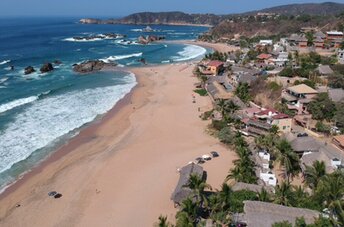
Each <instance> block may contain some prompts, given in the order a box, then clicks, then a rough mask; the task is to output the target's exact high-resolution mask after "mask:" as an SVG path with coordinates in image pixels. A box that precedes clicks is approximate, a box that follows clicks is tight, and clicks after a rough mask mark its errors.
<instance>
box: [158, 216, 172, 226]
mask: <svg viewBox="0 0 344 227" xmlns="http://www.w3.org/2000/svg"><path fill="white" fill-rule="evenodd" d="M155 226H157V227H170V226H171V224H170V223H169V222H168V221H167V217H166V216H162V215H160V216H159V222H158V224H156V225H155Z"/></svg>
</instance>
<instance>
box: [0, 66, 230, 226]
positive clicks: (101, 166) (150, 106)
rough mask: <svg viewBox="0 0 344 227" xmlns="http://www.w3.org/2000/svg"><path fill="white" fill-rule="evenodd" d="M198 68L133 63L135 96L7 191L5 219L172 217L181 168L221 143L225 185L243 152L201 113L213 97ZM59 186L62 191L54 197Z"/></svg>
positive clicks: (127, 221) (96, 221)
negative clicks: (199, 92)
mask: <svg viewBox="0 0 344 227" xmlns="http://www.w3.org/2000/svg"><path fill="white" fill-rule="evenodd" d="M193 67H194V66H193V65H192V64H191V63H183V64H179V65H161V66H153V67H142V68H133V69H130V70H131V71H132V72H134V73H135V74H136V76H137V79H138V82H139V84H138V86H137V87H136V88H135V89H134V91H133V92H132V93H131V94H130V95H127V97H126V98H125V99H123V100H122V101H121V102H120V103H119V104H118V105H116V107H115V108H114V109H113V110H112V111H111V112H110V113H108V114H107V115H106V116H105V117H104V118H103V119H102V120H101V121H99V122H98V123H95V124H92V125H91V126H90V127H87V128H86V129H84V130H82V132H81V133H80V134H79V135H78V136H76V137H75V138H73V139H72V140H71V141H69V142H68V144H66V145H64V146H63V147H61V148H60V149H59V150H58V151H57V152H55V153H54V155H52V157H50V158H49V159H48V160H47V161H45V162H44V163H43V164H42V165H40V166H39V167H37V168H36V169H34V170H33V171H32V172H31V173H29V174H27V175H26V176H25V177H24V178H23V179H22V180H20V181H18V183H17V184H15V185H14V186H12V187H11V188H10V189H9V190H8V191H7V192H6V193H3V194H2V195H1V198H0V200H1V201H0V203H1V207H0V225H1V226H152V225H153V223H154V222H155V221H157V218H158V216H159V215H160V214H163V215H167V216H168V217H169V219H170V220H171V219H173V218H174V215H175V213H176V211H177V210H176V209H175V208H174V206H173V202H172V201H171V200H170V196H171V193H172V192H173V190H174V188H175V186H176V183H177V181H178V178H179V175H178V173H177V169H178V168H180V167H182V166H183V165H186V164H187V163H188V162H189V161H192V160H193V159H194V158H196V157H198V156H201V155H203V154H206V153H209V152H210V151H213V150H214V151H218V152H219V154H220V157H219V158H216V159H213V160H211V161H210V162H207V163H206V164H204V169H205V170H206V171H207V173H208V181H207V182H208V183H209V184H211V185H212V186H213V188H214V189H216V188H219V187H220V185H221V184H222V182H223V180H224V178H225V176H226V175H227V172H228V170H229V169H230V168H231V166H232V161H233V160H234V159H235V154H234V152H232V151H229V150H228V149H227V148H225V147H224V146H223V145H222V144H220V143H219V142H218V140H217V139H216V138H214V137H212V136H210V135H208V134H207V132H206V128H207V125H208V124H209V122H208V121H202V120H201V119H200V118H199V115H200V114H201V112H202V111H205V110H208V109H209V108H211V102H210V99H209V98H208V97H200V96H196V103H192V95H193V91H192V90H193V89H194V83H196V82H197V78H195V77H194V76H193V75H192V69H193ZM199 108H200V109H201V112H199ZM52 190H55V191H58V192H60V193H62V195H63V196H62V198H60V199H53V198H51V197H49V196H48V195H47V193H48V192H49V191H52ZM16 204H20V207H16Z"/></svg>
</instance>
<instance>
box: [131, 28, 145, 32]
mask: <svg viewBox="0 0 344 227" xmlns="http://www.w3.org/2000/svg"><path fill="white" fill-rule="evenodd" d="M130 31H132V32H142V31H143V30H142V29H141V28H137V29H130Z"/></svg>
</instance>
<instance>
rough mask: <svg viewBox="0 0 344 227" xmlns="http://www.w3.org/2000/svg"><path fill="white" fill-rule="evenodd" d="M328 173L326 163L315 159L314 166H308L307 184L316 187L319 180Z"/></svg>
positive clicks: (306, 171) (306, 172) (306, 173)
mask: <svg viewBox="0 0 344 227" xmlns="http://www.w3.org/2000/svg"><path fill="white" fill-rule="evenodd" d="M325 175H326V165H325V162H323V161H318V160H317V161H315V162H314V163H313V165H312V166H306V170H305V180H306V184H307V185H308V186H309V187H310V188H312V189H315V188H316V187H317V186H318V183H319V181H320V180H321V179H322V177H324V176H325Z"/></svg>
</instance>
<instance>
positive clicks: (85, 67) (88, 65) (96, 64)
mask: <svg viewBox="0 0 344 227" xmlns="http://www.w3.org/2000/svg"><path fill="white" fill-rule="evenodd" d="M116 65H117V64H116V63H114V62H112V63H107V62H104V61H100V60H89V61H85V62H83V63H80V64H75V65H73V70H74V71H75V72H78V73H91V72H95V71H100V70H102V69H104V68H105V67H114V66H116Z"/></svg>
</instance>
